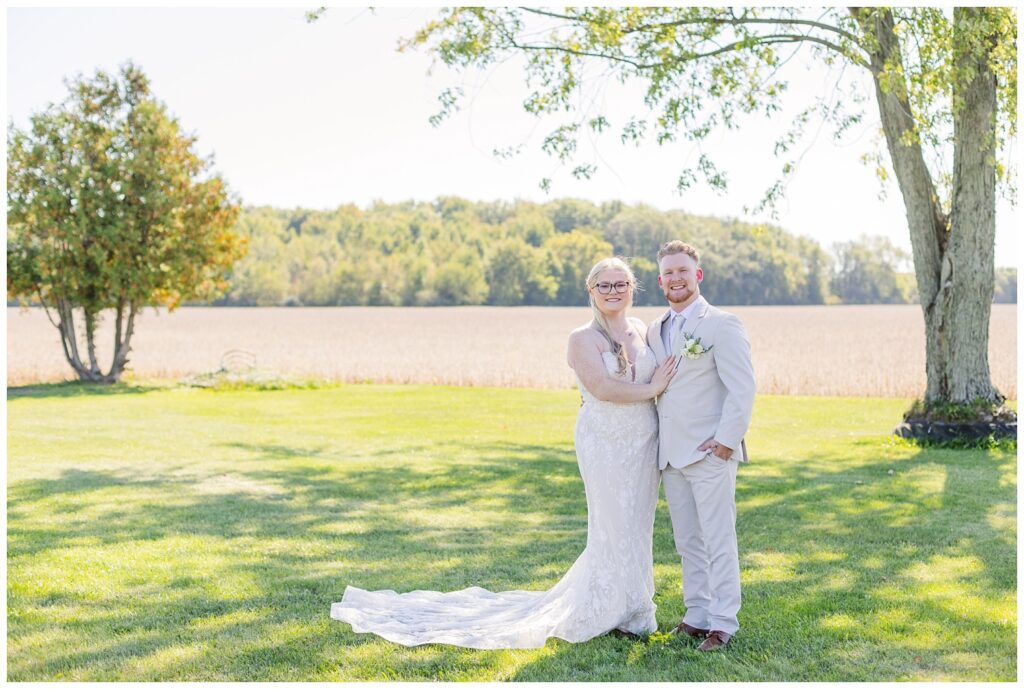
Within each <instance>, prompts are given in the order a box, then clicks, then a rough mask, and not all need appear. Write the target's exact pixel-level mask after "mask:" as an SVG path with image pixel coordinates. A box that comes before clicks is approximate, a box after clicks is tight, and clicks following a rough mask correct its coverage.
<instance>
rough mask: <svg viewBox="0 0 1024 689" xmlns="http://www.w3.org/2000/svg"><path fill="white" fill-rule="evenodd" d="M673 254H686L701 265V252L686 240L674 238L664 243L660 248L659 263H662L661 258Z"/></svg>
mask: <svg viewBox="0 0 1024 689" xmlns="http://www.w3.org/2000/svg"><path fill="white" fill-rule="evenodd" d="M671 254H686V255H687V256H689V257H690V258H692V259H693V262H694V263H696V264H697V265H700V252H699V251H697V250H696V249H695V248H693V247H692V246H690V245H689V244H687V243H686V242H681V241H679V240H678V239H673V240H672V241H669V242H665V243H664V244H662V245H661V248H660V249H658V263H661V259H663V258H665V257H666V256H669V255H671Z"/></svg>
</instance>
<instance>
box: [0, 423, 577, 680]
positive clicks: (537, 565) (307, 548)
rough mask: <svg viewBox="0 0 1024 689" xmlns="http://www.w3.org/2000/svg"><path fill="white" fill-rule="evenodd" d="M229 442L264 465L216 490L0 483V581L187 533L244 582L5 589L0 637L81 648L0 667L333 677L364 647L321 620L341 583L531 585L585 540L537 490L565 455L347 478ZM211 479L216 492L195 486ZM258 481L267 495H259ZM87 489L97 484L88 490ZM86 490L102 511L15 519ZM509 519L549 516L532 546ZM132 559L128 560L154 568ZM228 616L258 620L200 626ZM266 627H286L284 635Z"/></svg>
mask: <svg viewBox="0 0 1024 689" xmlns="http://www.w3.org/2000/svg"><path fill="white" fill-rule="evenodd" d="M233 447H234V448H235V449H239V448H241V449H246V450H248V451H249V452H250V453H251V456H252V457H253V459H254V460H255V459H260V458H262V459H264V460H266V461H253V462H246V463H244V464H240V466H242V467H243V470H242V471H240V472H238V474H239V476H238V477H237V478H239V481H238V482H237V483H235V484H232V483H217V481H216V480H217V479H219V478H220V476H212V477H211V476H207V477H205V478H204V477H196V476H183V475H177V474H172V473H164V474H161V473H153V472H146V471H145V470H139V471H137V472H135V473H130V472H125V471H116V472H115V471H98V470H97V471H82V470H69V471H65V472H63V473H62V474H61V475H60V476H58V477H56V478H53V479H37V480H30V481H20V482H17V483H15V484H13V485H11V486H10V487H9V491H8V508H9V514H10V515H11V520H10V522H9V531H8V537H9V551H8V558H9V564H10V572H11V578H12V580H15V581H17V580H18V579H20V578H21V577H22V576H23V575H22V573H21V571H20V570H21V569H22V567H23V566H25V567H31V566H32V563H33V558H36V557H42V558H47V559H49V558H52V557H56V558H57V559H56V560H55V561H53V564H49V563H48V564H46V565H45V566H46V567H47V569H48V570H50V574H51V575H55V576H56V577H57V578H58V579H60V578H70V577H71V575H72V574H71V572H70V571H60V570H62V569H63V568H65V567H68V568H73V567H76V566H85V567H94V568H95V567H97V566H98V565H97V563H96V562H92V563H91V564H89V563H87V562H86V561H87V560H90V559H91V558H89V557H85V558H84V559H83V560H81V561H79V562H77V563H76V560H79V555H80V554H81V553H82V552H83V551H88V552H91V553H97V554H98V555H96V556H95V557H98V558H99V560H100V561H104V560H106V561H109V560H110V559H121V560H123V559H126V558H127V559H131V558H134V557H139V558H140V559H145V558H147V557H151V556H149V555H137V553H145V552H149V550H148V549H151V548H152V547H153V546H154V544H155V545H156V547H164V545H165V544H173V543H174V542H175V541H176V539H192V540H195V542H198V543H200V544H208V545H209V547H210V548H211V551H210V552H209V553H204V552H202V551H199V552H193V553H191V556H192V557H193V558H199V559H200V561H201V560H203V559H208V560H210V561H217V562H220V564H219V565H218V576H222V577H225V578H226V579H231V578H233V577H236V578H241V579H245V580H248V581H250V582H251V587H250V590H249V591H248V592H247V593H245V594H244V595H241V596H234V597H229V598H228V599H223V598H218V596H217V595H216V594H215V593H210V592H209V589H210V582H209V581H208V577H204V576H203V575H197V574H195V573H194V572H190V571H189V570H188V563H187V560H188V558H184V559H185V560H186V562H183V563H181V566H182V567H183V568H184V569H183V570H182V571H180V572H175V573H174V576H171V577H169V578H167V579H165V580H161V581H162V582H163V583H162V584H160V585H159V586H156V587H153V586H151V585H148V584H147V582H146V581H145V579H144V576H145V575H139V576H141V577H143V579H142V580H140V581H138V582H135V581H133V580H132V579H131V577H128V575H125V574H121V575H117V576H115V577H114V579H115V581H113V582H111V581H107V582H106V583H105V584H104V587H111V586H113V587H114V590H117V591H118V592H119V595H117V596H115V597H110V596H99V597H96V598H93V597H91V596H88V595H85V596H83V595H77V596H76V595H74V594H73V593H71V592H68V591H59V590H58V591H53V590H50V591H49V592H47V593H42V594H40V595H37V596H31V595H20V594H19V595H16V596H15V597H14V598H12V599H11V607H13V608H14V609H15V611H16V616H15V620H14V621H13V622H12V624H11V627H10V630H11V632H10V633H11V636H10V640H11V641H16V640H17V639H19V638H32V637H33V636H36V635H45V634H46V633H47V632H48V631H49V632H53V631H54V630H55V629H57V628H59V629H60V632H61V635H62V636H65V637H66V638H75V639H78V640H91V641H90V642H89V643H69V644H56V645H55V646H53V647H48V648H47V649H46V651H45V652H41V653H36V654H32V657H28V654H26V653H13V652H12V655H11V657H10V663H9V667H11V677H12V678H15V677H22V678H27V677H37V678H42V677H46V678H53V677H57V676H69V675H68V673H69V672H71V673H72V676H75V677H77V678H79V679H88V678H91V679H100V678H110V677H122V678H123V677H125V676H126V674H131V672H132V671H131V669H130V668H132V667H133V664H138V663H142V662H143V661H144V660H145V659H146V658H149V659H150V660H149V661H146V662H149V663H150V664H151V665H150V666H149V667H148V668H147V669H144V670H137V671H136V673H135V674H136V675H137V676H139V677H143V676H145V677H154V678H157V677H158V678H170V677H182V678H188V679H204V678H207V679H212V678H220V679H266V678H268V677H273V678H277V679H285V678H295V677H296V674H295V673H296V671H300V672H299V675H298V676H299V677H300V678H301V677H307V678H308V677H309V676H311V675H313V674H315V673H316V671H317V670H316V668H318V667H323V668H330V672H329V673H328V674H331V673H333V674H334V675H336V674H337V665H336V664H334V665H331V663H337V662H338V659H339V653H340V652H341V650H342V649H349V648H351V647H353V644H354V645H355V647H358V646H360V645H361V644H363V643H376V641H374V640H373V639H370V638H368V637H358V636H357V635H355V634H353V633H352V632H351V630H350V628H349V627H348V626H347V625H343V624H341V623H337V622H331V621H330V620H329V618H328V615H329V611H330V604H331V602H333V601H336V600H340V598H341V594H342V592H343V591H344V587H345V586H346V585H347V584H353V585H357V586H363V587H372V588H389V587H395V588H402V589H410V588H441V589H444V590H453V589H458V588H464V587H466V586H470V585H482V586H486V587H489V588H494V589H508V588H532V587H536V585H535V584H536V582H537V581H542V582H544V581H547V582H548V585H550V583H553V581H551V579H552V576H553V574H552V572H551V568H552V560H553V559H554V560H555V562H556V563H557V564H558V569H563V570H564V569H567V568H568V566H569V565H570V564H571V563H572V561H573V559H574V558H575V557H576V556H577V555H578V554H579V551H580V550H582V543H583V541H584V540H585V534H586V516H585V507H584V506H585V499H584V496H583V495H582V494H577V493H576V492H575V491H572V490H568V491H567V490H565V489H564V488H560V489H552V488H551V487H550V486H549V484H548V483H547V482H546V479H550V478H551V477H553V476H554V477H565V478H567V479H569V478H572V477H573V476H575V478H576V480H578V474H577V473H576V467H575V463H574V462H571V461H568V462H567V461H566V460H567V456H568V455H567V452H566V451H564V450H559V449H554V450H553V449H551V448H546V447H537V446H528V445H522V446H517V445H514V444H509V445H490V446H488V445H473V446H472V449H473V450H474V454H475V458H474V461H473V462H472V465H471V466H465V465H453V466H447V467H445V466H442V467H440V468H439V469H437V470H432V471H416V470H411V469H410V467H409V466H407V465H406V466H390V465H387V464H382V465H377V466H367V467H361V468H360V469H359V471H358V472H355V471H340V470H338V469H337V467H334V468H332V466H331V462H330V461H327V462H321V463H319V464H317V465H314V466H309V465H306V464H301V463H294V462H293V460H296V459H303V458H306V459H308V458H310V457H312V458H314V459H323V457H318V456H317V455H316V453H311V452H310V451H309V450H305V449H301V448H289V447H283V446H268V445H248V446H246V445H242V444H237V443H236V444H233ZM461 451H465V447H463V448H462V450H461ZM290 464H293V465H291V466H290ZM343 468H344V467H343ZM241 479H244V481H242V480H241ZM211 481H212V484H211ZM210 485H212V486H213V488H215V489H217V490H221V491H222V492H217V493H213V494H204V493H203V491H204V490H205V489H206V488H209V487H210ZM204 486H205V487H206V488H204ZM267 487H270V488H274V489H275V490H274V491H269V492H268V491H261V489H264V488H267ZM580 487H581V486H580ZM97 491H109V493H110V495H109V497H106V496H99V497H97V493H96V492H97ZM154 491H155V494H153V495H151V493H153V492H154ZM254 491H256V492H254ZM531 491H533V492H536V491H539V492H540V493H541V494H542V495H543V496H544V498H543V502H542V503H539V502H537V497H536V495H532V496H530V495H526V494H529V493H531ZM524 495H526V497H527V498H528V500H526V501H524ZM139 496H145V498H144V499H139ZM97 499H99V500H100V501H101V502H103V503H105V505H104V510H103V512H104V514H103V516H102V518H95V517H94V516H92V515H90V516H88V517H83V518H76V519H72V518H70V517H69V514H70V512H68V513H64V512H53V511H50V514H55V515H56V517H55V518H52V519H46V520H31V519H26V518H23V517H22V515H25V514H29V513H32V512H33V510H34V509H39V508H40V507H43V505H40V504H39V503H40V501H50V502H53V501H57V502H60V503H61V504H64V505H65V506H67V504H72V505H73V504H74V503H75V502H76V501H77V502H81V503H93V504H95V503H96V501H97ZM530 501H533V502H532V505H531V504H528V503H530ZM478 503H479V504H484V503H486V507H485V508H484V509H483V510H481V512H487V513H488V514H491V515H492V518H491V519H490V521H488V522H487V523H486V524H476V523H474V522H473V521H472V520H471V519H466V520H463V521H459V519H461V515H459V514H456V516H457V519H456V521H454V522H450V521H449V520H444V521H442V522H441V523H437V524H430V525H429V528H424V526H423V524H422V523H420V519H421V518H422V517H423V516H424V515H427V516H429V515H437V514H439V513H443V512H445V511H446V510H452V509H455V510H456V512H458V510H464V509H467V508H469V509H470V510H472V508H473V506H474V505H476V504H478ZM412 505H415V507H414V508H413V507H411V506H412ZM541 506H542V509H538V507H541ZM45 507H46V508H49V507H50V504H49V503H46V505H45ZM83 509H85V508H83ZM495 510H498V512H499V514H498V516H497V517H493V515H494V514H495ZM72 511H73V510H72ZM523 518H527V519H528V521H529V523H530V525H531V528H532V529H535V530H536V531H537V532H538V533H544V532H545V530H546V529H547V527H548V526H549V525H550V527H551V533H550V534H549V538H547V540H546V543H545V547H544V548H541V549H538V548H536V547H534V537H533V535H532V534H531V532H530V531H528V530H524V529H523V528H522V519H523ZM190 542H192V541H191V540H190ZM495 543H500V550H496V549H495V547H494V544H495ZM167 547H168V548H169V550H170V551H173V552H174V553H175V554H173V555H171V556H170V558H171V561H172V562H173V560H174V559H175V558H179V559H181V558H182V556H181V555H180V553H178V552H177V551H175V550H174V548H173V547H171V546H170V545H168V546H167ZM226 551H227V552H226ZM87 554H88V553H87ZM92 559H94V558H92ZM140 566H142V567H143V570H144V571H145V568H147V567H151V566H153V563H152V562H149V563H148V564H144V565H140ZM98 568H99V574H98V579H99V580H100V581H102V580H103V579H104V578H108V579H109V578H110V576H111V575H109V574H107V573H106V568H105V567H103V566H98ZM118 577H120V579H121V580H120V581H118V580H117V578H118ZM545 587H546V586H545ZM204 591H205V593H204ZM19 598H20V600H19ZM62 606H64V607H71V608H74V609H75V610H77V612H76V614H75V615H74V616H73V618H72V619H68V620H64V621H62V622H59V623H58V622H56V621H55V620H54V619H52V618H51V617H50V616H49V615H47V614H45V611H47V610H54V609H56V608H60V607H62ZM240 611H241V612H244V611H258V616H256V617H255V618H246V619H244V620H243V621H239V622H231V621H228V622H225V623H223V624H219V625H213V628H211V629H210V630H207V629H206V627H205V626H204V623H209V624H211V625H212V624H213V623H212V622H210V621H211V620H215V619H216V618H218V617H228V618H230V615H231V613H236V612H240ZM41 612H42V614H41ZM281 630H287V633H285V637H286V638H287V640H286V641H282V640H281V638H282V636H281V635H282V633H284V632H282V631H281ZM310 630H315V631H310ZM16 645H17V644H15V646H16ZM263 646H266V648H263ZM195 648H201V649H203V650H202V653H201V654H200V656H199V657H198V658H197V659H196V660H195V662H194V664H192V665H190V664H189V663H188V662H184V663H182V664H179V665H174V664H168V665H167V666H166V667H165V668H164V669H163V670H162V671H156V670H154V667H155V666H154V665H153V664H156V665H159V663H158V661H159V659H160V658H162V657H164V656H173V655H182V654H185V655H187V653H186V650H187V649H195ZM83 649H85V650H83ZM311 649H312V650H311ZM261 659H262V660H261ZM324 663H328V665H326V666H325V665H323V664H324ZM161 667H162V666H161ZM139 672H141V673H142V674H141V675H140V674H138V673H139ZM161 672H162V673H161Z"/></svg>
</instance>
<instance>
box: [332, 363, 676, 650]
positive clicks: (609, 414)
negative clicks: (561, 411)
mask: <svg viewBox="0 0 1024 689" xmlns="http://www.w3.org/2000/svg"><path fill="white" fill-rule="evenodd" d="M604 360H605V366H606V367H607V369H608V372H609V374H610V375H612V376H616V375H617V374H616V369H617V365H616V359H615V356H614V355H613V354H611V353H610V352H606V353H605V354H604ZM655 366H656V362H655V357H654V354H653V352H651V350H650V349H648V348H646V347H645V348H643V349H642V350H640V352H639V353H638V354H637V359H636V362H635V364H634V369H635V375H634V379H635V381H636V382H638V383H646V382H649V381H650V379H651V376H652V375H653V373H654V369H655ZM628 376H629V371H626V372H625V373H623V374H621V375H620V376H619V377H620V378H621V379H623V380H627V381H628V380H629V378H628ZM577 383H578V384H579V389H580V394H581V395H582V397H583V405H582V407H581V408H580V411H579V415H578V416H577V418H576V430H575V434H574V437H575V442H576V457H577V461H578V463H579V469H580V475H581V476H582V477H583V484H584V487H585V489H586V494H587V546H586V549H585V550H584V551H583V554H582V555H580V556H579V558H578V559H577V560H576V562H575V564H573V565H572V567H571V568H570V569H569V571H568V572H567V573H566V574H565V576H563V577H562V579H561V581H559V582H558V583H557V584H556V585H555V586H554V587H553V588H551V589H549V590H547V591H503V592H500V593H492V592H490V591H487V590H485V589H482V588H478V587H475V586H474V587H471V588H467V589H463V590H461V591H454V592H450V593H441V592H437V591H412V592H411V593H404V594H399V593H396V592H394V591H364V590H362V589H359V588H355V587H353V586H348V587H346V589H345V593H344V596H343V597H342V600H341V602H340V603H334V604H332V605H331V617H332V618H334V619H336V620H342V621H344V622H348V623H349V624H351V625H352V630H353V631H355V632H360V633H362V632H372V633H374V634H377V635H379V636H382V637H384V638H385V639H388V640H389V641H393V642H395V643H399V644H403V645H405V646H416V645H419V644H426V643H441V644H451V645H454V646H463V647H466V648H540V647H542V646H544V643H545V641H546V640H547V639H548V638H549V637H558V638H561V639H565V640H566V641H570V642H580V641H586V640H587V639H592V638H594V637H596V636H600V635H602V634H605V633H607V632H610V631H612V630H613V629H620V630H623V631H627V632H632V633H635V634H645V633H650V632H653V631H655V630H656V629H657V623H656V621H655V617H654V611H655V606H654V602H653V600H652V598H653V597H654V569H653V557H652V536H653V530H654V511H655V507H656V505H657V500H658V482H659V473H658V461H657V445H658V418H657V412H656V411H655V408H654V402H653V400H645V401H643V402H634V403H629V404H617V403H612V402H602V401H601V400H598V399H596V398H595V397H594V396H593V395H591V394H590V393H589V392H588V391H587V389H586V388H585V387H584V386H583V384H582V382H580V381H579V379H578V378H577ZM540 537H541V538H543V534H541V535H540Z"/></svg>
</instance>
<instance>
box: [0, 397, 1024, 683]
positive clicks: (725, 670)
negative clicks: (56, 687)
mask: <svg viewBox="0 0 1024 689" xmlns="http://www.w3.org/2000/svg"><path fill="white" fill-rule="evenodd" d="M905 406H906V402H905V401H903V400H873V401H872V403H871V404H870V405H865V404H864V403H863V402H856V401H855V402H851V401H849V400H842V399H826V398H788V397H760V398H758V401H757V405H756V412H755V416H754V426H753V428H752V430H751V433H750V437H749V438H748V444H749V445H750V446H751V448H752V453H753V455H754V459H753V461H751V462H750V463H749V464H746V465H744V466H742V467H741V468H740V471H739V478H738V481H737V506H738V535H739V539H740V558H741V570H742V571H741V576H742V581H743V597H744V601H743V609H742V610H741V612H740V623H741V625H742V626H741V629H740V632H739V633H738V634H737V636H736V638H735V639H734V641H733V643H732V644H731V646H730V649H729V651H728V653H726V654H719V655H717V656H716V657H713V658H709V657H706V656H704V655H703V654H699V653H697V652H696V651H695V650H694V645H693V644H689V643H688V642H687V641H686V640H683V639H676V638H668V637H666V638H664V639H661V637H658V636H655V637H652V639H650V640H647V641H641V642H634V641H627V640H621V639H615V638H612V637H599V638H597V639H594V640H592V641H590V642H587V643H584V644H568V643H565V642H562V641H558V640H551V641H549V642H548V644H547V645H546V646H545V647H544V648H543V649H537V650H524V651H469V650H466V649H457V648H453V647H446V646H426V647H417V648H404V647H401V646H397V645H395V644H391V643H388V642H385V641H382V640H380V639H379V638H376V637H372V636H366V635H356V634H354V633H353V632H352V631H351V628H350V627H348V626H347V625H345V624H341V623H338V622H334V621H331V620H330V619H329V617H328V615H329V609H330V603H331V602H333V601H336V600H339V599H340V597H341V594H342V592H343V591H344V588H345V586H346V585H354V586H360V587H362V588H374V589H377V588H390V589H394V590H398V591H408V590H413V589H417V588H419V589H430V590H455V589H460V588H465V587H467V586H474V585H476V586H483V587H485V588H490V589H492V590H508V589H521V590H543V589H545V588H548V587H550V586H551V585H552V584H554V583H555V582H556V581H557V580H558V579H559V578H560V577H561V576H562V575H563V574H564V573H565V571H566V570H567V569H568V567H569V566H570V565H571V564H572V563H573V561H575V559H576V557H578V556H579V554H580V552H581V550H582V549H583V547H584V544H585V541H586V524H587V519H586V498H585V495H584V492H583V486H582V482H581V481H580V478H579V472H578V470H577V467H576V464H575V456H574V454H573V450H572V444H571V439H572V428H573V420H574V418H575V414H576V412H577V410H578V407H579V398H578V395H577V394H576V393H574V392H573V391H571V390H551V391H532V390H507V389H506V390H494V389H486V388H475V389H466V388H461V389H459V388H431V387H414V386H409V387H396V386H342V387H337V388H326V389H318V390H282V391H263V392H258V391H232V392H210V391H194V390H180V389H173V388H171V389H154V390H150V391H147V392H145V394H134V395H128V394H125V395H114V394H96V395H91V394H87V391H86V392H83V393H81V394H75V395H73V396H61V395H59V394H52V395H50V396H48V395H47V393H46V390H45V389H40V390H37V391H36V392H34V393H33V394H32V395H24V396H20V397H15V398H9V399H8V421H9V429H8V430H9V439H8V445H9V447H8V449H9V461H8V496H7V508H8V512H7V515H8V591H7V595H8V638H7V644H8V656H7V660H8V673H9V677H8V679H11V680H22V681H23V680H43V681H45V680H76V679H77V680H93V681H118V680H156V681H252V680H263V681H286V680H303V681H311V680H319V681H339V680H342V681H367V680H373V681H383V680H404V681H423V680H428V681H446V680H450V681H462V680H475V681H502V680H521V681H580V680H591V681H673V682H679V681H692V682H703V681H783V680H788V681H811V680H821V681H865V680H876V681H891V680H930V681H935V680H941V679H946V680H958V681H966V680H975V681H985V680H1003V681H1005V680H1008V679H1013V678H1015V677H1016V661H1015V654H1014V649H1015V644H1016V561H1015V553H1016V488H1015V486H1016V480H1015V471H1016V458H1015V456H1014V455H1013V453H1009V452H1005V451H1002V450H992V451H949V450H930V449H928V450H922V449H920V448H912V447H906V446H899V445H895V444H892V443H890V441H889V439H888V433H889V430H890V429H891V427H892V425H893V423H894V419H898V418H899V415H900V413H901V411H902V410H903V409H904V408H905ZM755 448H756V450H755ZM890 471H892V472H893V473H892V474H890V473H889V472H890ZM658 509H659V512H658V515H657V520H656V524H655V534H654V557H655V570H654V571H655V581H656V584H657V592H656V596H655V602H656V603H657V605H658V612H657V615H658V622H659V627H660V628H661V629H662V631H665V630H667V629H669V628H671V627H672V626H674V625H675V624H676V623H677V622H678V621H679V619H680V617H681V616H682V614H683V603H682V599H681V596H680V591H679V587H680V570H679V559H678V555H677V554H676V552H675V546H674V543H673V539H672V534H671V527H670V525H669V520H668V516H667V512H666V505H665V502H664V499H662V500H661V501H660V503H659V508H658ZM659 639H660V640H659ZM781 639H784V640H785V643H780V640H781Z"/></svg>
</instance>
